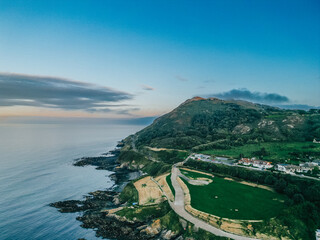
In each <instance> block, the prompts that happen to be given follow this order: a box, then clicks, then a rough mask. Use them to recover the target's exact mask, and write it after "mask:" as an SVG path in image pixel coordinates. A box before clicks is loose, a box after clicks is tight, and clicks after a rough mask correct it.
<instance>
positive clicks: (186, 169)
mask: <svg viewBox="0 0 320 240" xmlns="http://www.w3.org/2000/svg"><path fill="white" fill-rule="evenodd" d="M180 169H182V170H185V171H189V172H196V173H200V174H203V175H208V176H210V177H214V175H213V174H210V173H205V172H200V171H198V170H193V169H190V168H185V167H183V168H180Z"/></svg>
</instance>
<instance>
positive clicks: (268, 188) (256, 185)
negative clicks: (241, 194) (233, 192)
mask: <svg viewBox="0 0 320 240" xmlns="http://www.w3.org/2000/svg"><path fill="white" fill-rule="evenodd" d="M240 183H242V184H245V185H248V186H252V187H258V188H262V189H265V190H268V191H271V192H275V191H274V189H272V188H271V187H268V186H264V185H261V184H256V183H250V182H246V181H241V182H240Z"/></svg>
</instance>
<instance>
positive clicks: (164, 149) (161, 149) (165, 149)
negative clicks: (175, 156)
mask: <svg viewBox="0 0 320 240" xmlns="http://www.w3.org/2000/svg"><path fill="white" fill-rule="evenodd" d="M146 148H148V149H150V150H151V151H154V152H160V151H179V152H187V151H186V150H180V149H171V148H153V147H146Z"/></svg>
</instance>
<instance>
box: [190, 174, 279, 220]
mask: <svg viewBox="0 0 320 240" xmlns="http://www.w3.org/2000/svg"><path fill="white" fill-rule="evenodd" d="M185 183H186V184H187V186H188V188H189V190H190V194H191V205H192V206H193V207H194V208H196V209H198V210H200V211H204V212H207V213H211V214H213V215H217V216H219V217H224V218H231V219H247V220H260V219H268V218H271V217H274V216H276V215H277V213H279V212H280V210H281V209H283V208H284V207H285V205H284V203H283V202H280V201H279V200H281V201H282V200H285V196H284V195H280V194H278V193H274V192H271V191H268V190H265V189H261V188H255V187H251V186H248V185H244V184H240V183H238V182H233V181H228V180H225V179H222V178H218V177H215V178H214V179H213V182H212V183H211V184H209V185H206V186H194V185H191V184H188V183H187V182H186V181H185ZM215 196H218V198H215ZM235 209H238V211H235Z"/></svg>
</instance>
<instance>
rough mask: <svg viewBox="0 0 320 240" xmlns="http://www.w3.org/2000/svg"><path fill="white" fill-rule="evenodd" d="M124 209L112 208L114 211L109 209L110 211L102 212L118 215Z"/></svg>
mask: <svg viewBox="0 0 320 240" xmlns="http://www.w3.org/2000/svg"><path fill="white" fill-rule="evenodd" d="M122 209H123V207H118V208H112V209H108V210H102V211H101V212H106V213H108V214H113V213H116V212H118V211H120V210H122Z"/></svg>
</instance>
